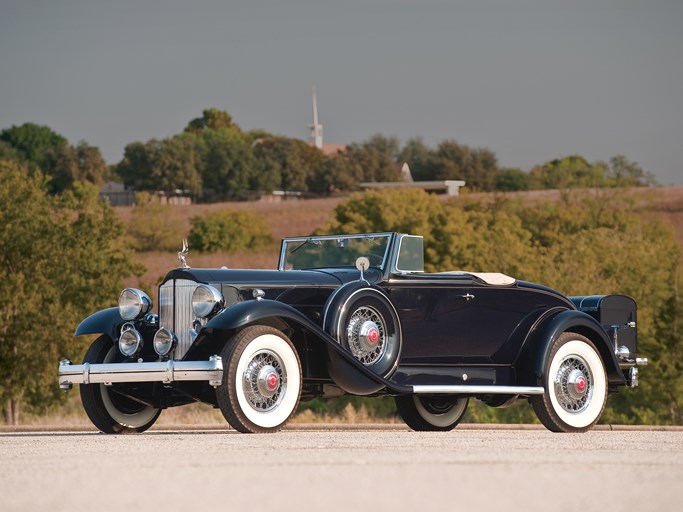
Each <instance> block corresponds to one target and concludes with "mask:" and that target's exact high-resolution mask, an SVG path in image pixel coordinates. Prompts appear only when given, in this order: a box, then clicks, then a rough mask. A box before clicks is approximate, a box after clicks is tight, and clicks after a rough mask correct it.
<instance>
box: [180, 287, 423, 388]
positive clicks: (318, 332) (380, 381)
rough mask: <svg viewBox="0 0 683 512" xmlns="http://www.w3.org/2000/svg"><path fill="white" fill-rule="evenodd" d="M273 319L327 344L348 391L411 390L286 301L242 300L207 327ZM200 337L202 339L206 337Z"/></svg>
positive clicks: (332, 370)
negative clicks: (360, 357)
mask: <svg viewBox="0 0 683 512" xmlns="http://www.w3.org/2000/svg"><path fill="white" fill-rule="evenodd" d="M273 320H276V321H278V322H285V323H286V324H288V325H289V326H291V327H295V329H294V330H300V331H303V332H305V333H306V334H307V337H308V338H310V339H313V340H317V341H318V342H320V343H323V344H325V346H326V348H327V355H328V362H327V363H328V371H329V374H330V377H332V380H333V381H334V382H335V383H336V384H337V385H338V386H340V387H341V388H342V389H344V390H345V391H347V392H348V393H352V394H357V395H367V394H372V393H376V392H377V391H379V390H381V389H382V388H385V387H386V388H388V389H389V390H391V391H393V392H395V393H408V392H410V390H409V389H408V388H407V387H406V386H401V385H397V384H394V383H392V382H390V381H388V380H386V379H384V378H382V377H381V376H379V375H377V374H376V373H374V372H373V371H372V370H369V369H368V368H366V367H365V365H363V363H361V362H360V361H358V360H357V359H356V358H354V357H353V355H352V354H351V353H349V352H348V351H347V350H345V349H344V348H343V347H342V346H341V345H340V344H339V343H338V342H337V340H335V339H334V338H332V336H330V335H329V334H328V333H326V332H325V331H324V330H323V329H322V328H321V327H320V326H319V325H317V324H316V323H314V322H312V321H311V320H310V319H309V318H307V317H306V316H304V315H303V314H302V313H301V312H299V311H298V310H296V309H294V308H293V307H292V306H290V305H288V304H285V303H283V302H278V301H275V300H268V299H262V300H250V301H245V302H240V303H238V304H235V305H233V306H230V307H229V308H228V309H226V310H225V311H223V312H222V313H220V314H219V315H217V316H216V317H214V318H212V319H211V320H209V322H208V323H207V324H206V326H205V329H206V331H207V333H210V332H211V331H214V330H227V331H235V330H237V329H240V328H242V327H245V326H247V325H253V324H258V323H260V322H261V323H271V322H272V321H273ZM200 336H201V335H200ZM207 336H209V334H207ZM197 341H198V342H199V343H201V342H202V341H203V340H200V339H198V340H197ZM188 355H189V352H188ZM186 357H187V356H186Z"/></svg>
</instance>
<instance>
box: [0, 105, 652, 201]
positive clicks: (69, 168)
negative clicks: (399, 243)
mask: <svg viewBox="0 0 683 512" xmlns="http://www.w3.org/2000/svg"><path fill="white" fill-rule="evenodd" d="M2 159H4V160H13V161H16V162H19V163H21V164H23V165H27V166H28V167H29V169H31V170H36V169H40V170H41V171H42V173H43V174H44V175H45V176H47V177H48V178H49V183H48V188H49V189H50V191H52V192H53V193H57V192H60V191H63V190H66V189H68V188H70V187H72V186H73V184H74V183H76V182H79V181H87V182H90V183H93V184H96V185H101V184H102V183H103V182H104V181H119V182H122V183H123V184H124V185H125V186H126V187H127V188H128V189H132V190H135V191H145V192H151V193H157V192H163V193H166V194H175V193H178V192H181V193H183V194H189V195H191V196H192V197H193V198H194V199H195V200H196V201H201V202H216V201H226V200H240V199H248V198H250V197H254V196H255V195H257V194H260V193H264V192H266V193H267V192H272V191H274V190H283V191H296V192H301V193H306V194H309V195H315V196H326V195H331V194H338V193H349V192H353V191H356V190H358V189H359V185H360V183H363V182H385V181H401V180H403V179H404V176H403V174H402V172H401V166H402V164H403V163H407V164H408V166H409V168H410V170H411V173H412V177H413V179H414V180H415V181H433V180H438V181H441V180H464V181H465V182H466V183H467V187H468V189H469V190H472V191H480V192H491V191H518V190H535V189H563V190H566V189H572V188H595V187H602V188H608V187H624V186H647V185H653V184H655V183H656V182H655V180H654V178H653V176H652V174H650V173H648V172H645V171H644V170H643V169H642V168H641V167H640V166H639V165H638V164H637V163H635V162H632V161H629V160H628V159H627V158H626V157H624V156H623V155H617V156H614V157H612V158H611V159H609V161H608V162H602V161H598V162H594V163H590V162H588V161H587V160H586V159H585V158H583V157H581V156H579V155H571V156H567V157H563V158H558V159H554V160H551V161H549V162H546V163H544V164H542V165H537V166H534V167H533V168H532V169H531V170H529V171H524V170H521V169H516V168H507V167H500V166H499V165H498V160H497V157H496V155H495V153H494V152H493V151H492V150H490V149H488V148H472V147H470V146H467V145H466V144H462V143H459V142H457V141H456V140H453V139H446V140H443V141H441V142H439V143H438V144H437V146H436V147H430V146H428V145H427V144H425V142H424V141H423V140H422V139H421V138H419V137H417V138H412V139H410V140H408V141H407V142H406V143H405V144H403V145H401V144H400V143H399V140H398V139H397V138H396V137H391V136H384V135H380V134H378V135H374V136H372V137H370V138H368V139H367V140H365V141H363V142H354V143H352V144H349V145H348V146H347V147H346V149H345V150H343V151H338V152H337V153H335V154H331V155H326V154H325V153H323V152H322V151H321V150H319V149H318V148H316V147H314V146H312V145H310V144H308V143H306V142H304V141H302V140H299V139H294V138H289V137H284V136H280V135H275V134H271V133H268V132H266V131H263V130H250V131H244V130H242V129H241V128H240V127H239V125H237V124H236V123H235V122H234V121H233V119H232V117H231V116H230V114H228V113H227V112H223V111H220V110H218V109H215V108H210V109H206V110H204V111H203V113H202V116H201V117H198V118H195V119H192V120H191V121H190V122H189V123H188V124H187V126H186V127H185V129H184V130H183V131H182V132H181V133H179V134H176V135H174V136H172V137H168V138H165V139H161V140H159V139H151V140H148V141H146V142H140V141H135V142H131V143H130V144H128V145H127V146H126V147H125V149H124V154H123V158H122V160H121V161H120V162H118V163H116V164H114V165H111V166H109V167H108V166H107V165H106V164H105V162H104V160H103V159H102V156H101V154H100V151H99V149H98V148H96V147H94V146H90V145H88V144H87V143H86V142H79V143H78V144H76V145H70V144H69V143H68V141H67V140H66V138H64V137H63V136H61V135H59V134H58V133H56V132H54V131H53V130H52V129H51V128H49V127H46V126H40V125H36V124H33V123H25V124H23V125H21V126H12V127H10V128H6V129H4V130H2V131H1V132H0V160H2Z"/></svg>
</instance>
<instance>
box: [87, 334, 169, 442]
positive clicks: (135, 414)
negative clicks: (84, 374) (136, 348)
mask: <svg viewBox="0 0 683 512" xmlns="http://www.w3.org/2000/svg"><path fill="white" fill-rule="evenodd" d="M119 355H120V352H119V350H118V348H117V347H116V345H115V344H114V343H113V342H112V340H111V338H110V337H109V336H100V337H99V338H97V339H96V340H95V341H94V342H93V344H92V345H90V348H89V349H88V351H87V352H86V354H85V357H84V358H83V362H84V363H90V364H99V363H113V362H116V359H117V357H118V356H119ZM117 386H120V385H118V384H116V385H113V386H105V385H104V384H81V386H80V393H81V402H82V403H83V408H84V409H85V413H86V414H87V415H88V418H90V421H91V422H92V423H93V425H95V426H96V427H97V428H98V429H100V430H101V431H102V432H104V433H105V434H131V433H135V432H144V431H145V430H147V429H148V428H149V427H151V426H152V425H154V422H155V421H156V420H157V418H158V417H159V415H160V414H161V409H158V408H155V407H152V406H151V405H145V404H143V403H141V402H138V401H136V400H133V399H132V398H129V397H127V396H125V395H124V394H123V393H119V392H117Z"/></svg>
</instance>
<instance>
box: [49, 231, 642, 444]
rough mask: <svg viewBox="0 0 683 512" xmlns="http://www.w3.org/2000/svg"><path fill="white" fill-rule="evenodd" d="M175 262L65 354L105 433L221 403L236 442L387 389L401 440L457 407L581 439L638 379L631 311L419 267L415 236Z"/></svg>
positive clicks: (447, 423) (438, 424)
mask: <svg viewBox="0 0 683 512" xmlns="http://www.w3.org/2000/svg"><path fill="white" fill-rule="evenodd" d="M186 255H187V247H186V246H185V247H184V249H183V251H182V252H181V253H179V259H180V262H181V265H180V266H179V268H176V269H174V270H171V271H170V272H169V273H168V274H167V275H166V277H165V278H164V280H163V283H162V284H161V285H160V286H159V291H158V301H157V309H156V311H157V313H153V312H152V311H153V304H152V300H151V299H150V297H149V296H148V295H147V294H145V293H144V292H142V291H140V290H137V289H133V288H127V289H125V290H123V292H122V293H121V295H120V297H119V306H118V307H116V308H110V309H106V310H103V311H99V312H97V313H95V314H93V315H91V316H89V317H88V318H86V319H85V320H84V321H83V322H82V323H81V324H80V325H79V326H78V328H77V329H76V335H84V334H98V335H99V337H98V338H96V339H95V341H94V342H93V344H92V346H91V347H90V349H89V350H88V351H87V353H86V355H85V359H84V361H83V363H82V364H78V365H76V364H72V363H71V361H68V360H63V361H62V362H61V363H60V366H59V382H60V385H61V387H62V388H63V389H67V390H68V389H71V388H72V387H73V385H74V384H80V394H81V399H82V402H83V407H84V408H85V411H86V413H87V414H88V416H89V418H90V419H91V421H92V422H93V424H94V425H95V426H96V427H97V428H98V429H100V430H101V431H103V432H107V433H121V432H142V431H144V430H146V429H148V428H149V427H150V426H152V425H153V424H154V422H155V421H156V420H157V418H158V417H159V414H160V413H161V410H162V409H165V408H167V407H175V406H180V405H184V404H190V403H194V402H204V403H208V404H211V405H213V406H216V407H218V408H220V410H221V412H222V413H223V415H224V416H225V419H226V420H227V421H228V423H229V424H230V425H232V427H234V428H235V429H237V430H238V431H240V432H273V431H277V430H279V429H280V428H282V426H283V425H284V424H285V423H286V422H287V420H288V419H289V418H290V417H291V416H292V414H293V413H294V412H295V411H296V408H297V404H298V403H299V401H302V400H310V399H313V398H317V397H336V396H340V395H342V394H352V395H373V396H379V395H389V396H392V397H394V399H395V401H396V406H397V409H398V413H399V414H400V416H401V417H402V418H403V420H404V421H405V422H406V423H407V424H408V425H409V426H410V427H411V428H413V429H414V430H451V429H453V428H454V427H455V426H456V425H457V424H458V422H459V421H460V420H461V419H462V417H463V415H464V413H465V410H466V408H467V403H468V400H469V399H470V398H476V399H479V400H481V401H483V402H484V403H485V404H487V405H489V406H491V407H505V406H507V405H509V404H511V403H512V402H514V401H515V400H517V399H526V400H529V401H530V403H531V404H532V406H533V408H534V410H535V412H536V414H537V415H538V418H539V419H540V421H541V422H542V423H543V424H544V425H545V426H546V427H547V428H548V429H550V430H552V431H556V432H583V431H586V430H588V429H590V428H591V427H592V426H593V425H595V423H596V422H597V421H598V420H599V418H600V415H601V414H602V411H603V409H604V407H605V403H606V400H607V396H608V395H609V394H610V393H612V392H615V391H617V389H618V388H619V387H621V386H636V385H637V384H638V366H639V365H644V364H647V359H645V358H642V357H639V354H638V347H637V336H636V321H637V320H636V304H635V302H634V301H633V299H631V298H629V297H626V296H623V295H593V296H585V297H565V296H564V295H562V294H560V293H558V292H556V291H554V290H551V289H549V288H546V287H544V286H540V285H538V284H533V283H528V282H523V281H518V280H516V279H514V278H512V277H509V276H506V275H503V274H499V273H477V272H462V271H453V272H440V273H425V272H424V262H423V242H422V238H421V237H419V236H412V235H406V234H399V233H368V234H358V235H332V236H309V237H299V238H287V239H285V240H283V241H282V247H281V252H280V261H279V265H278V269H277V270H233V269H228V268H221V269H194V268H190V267H189V266H188V265H187V263H186Z"/></svg>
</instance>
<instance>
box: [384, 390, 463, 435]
mask: <svg viewBox="0 0 683 512" xmlns="http://www.w3.org/2000/svg"><path fill="white" fill-rule="evenodd" d="M468 400H469V399H468V398H461V397H456V396H419V395H406V396H397V397H396V398H394V401H395V402H396V409H397V410H398V414H399V416H401V419H402V420H403V421H405V423H406V425H408V426H409V427H410V428H412V429H413V430H417V431H423V432H430V431H441V432H447V431H449V430H453V429H454V428H455V426H456V425H457V424H458V423H460V420H461V419H462V417H463V416H464V415H465V411H466V410H467V402H468Z"/></svg>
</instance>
